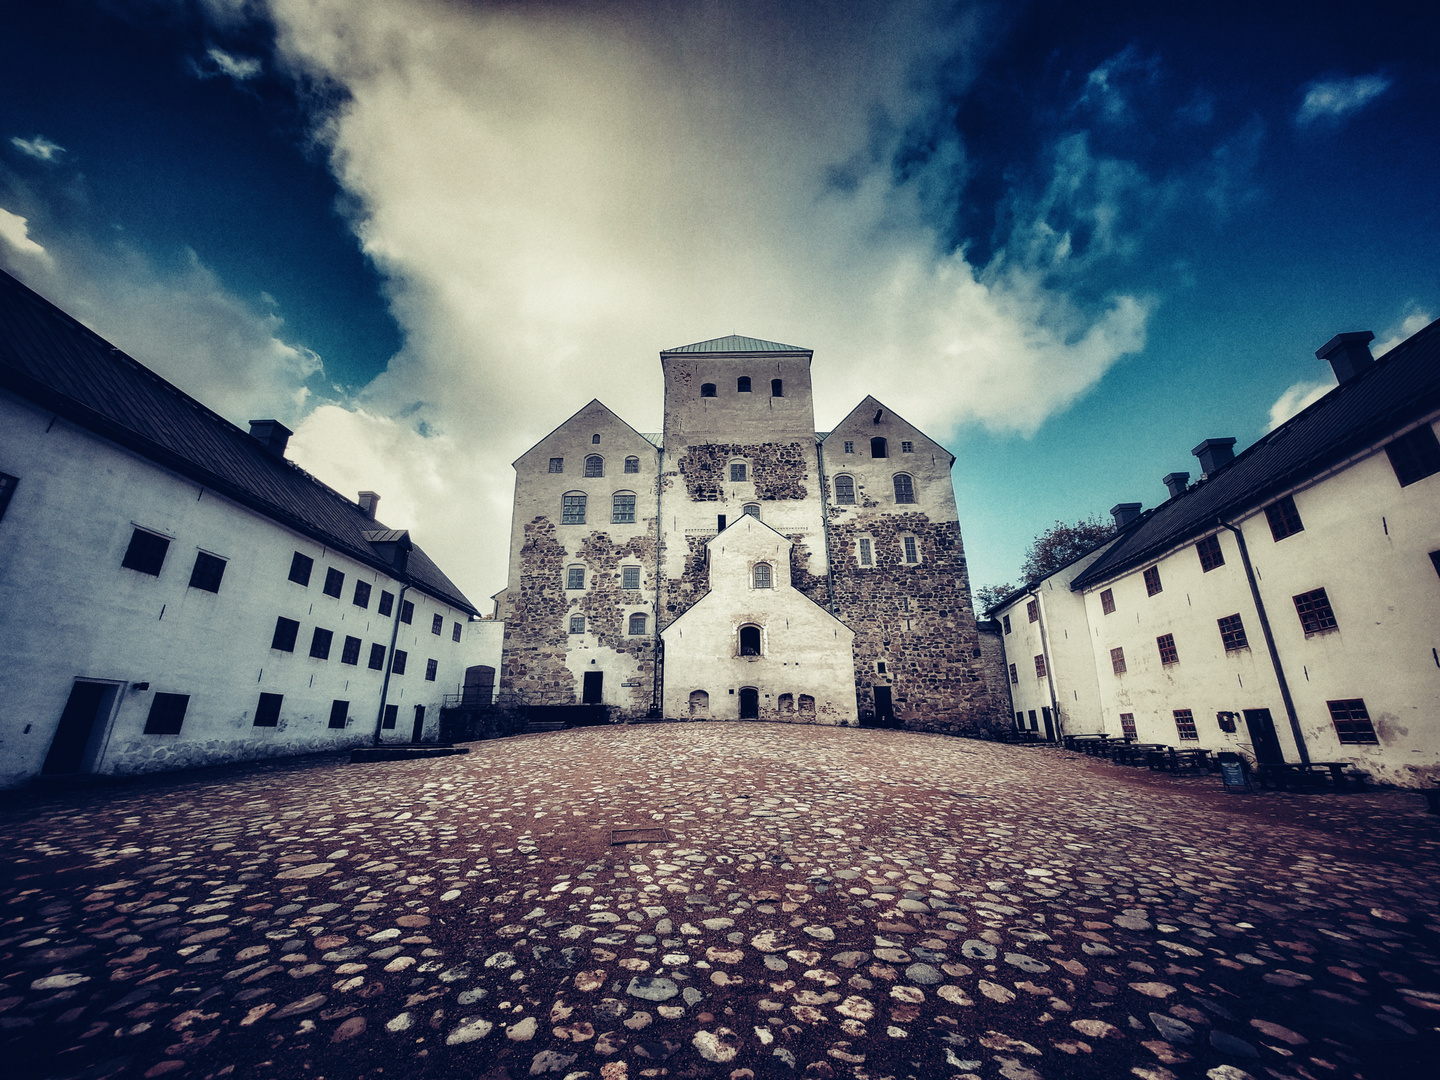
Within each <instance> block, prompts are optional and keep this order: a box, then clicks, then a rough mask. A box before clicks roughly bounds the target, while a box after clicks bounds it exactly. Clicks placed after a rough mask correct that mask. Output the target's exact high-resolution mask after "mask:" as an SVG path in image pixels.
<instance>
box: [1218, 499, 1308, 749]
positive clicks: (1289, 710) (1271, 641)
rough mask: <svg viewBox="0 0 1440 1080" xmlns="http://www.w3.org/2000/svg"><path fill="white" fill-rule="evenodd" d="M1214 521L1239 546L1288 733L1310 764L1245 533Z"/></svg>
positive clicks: (1226, 522) (1225, 522)
mask: <svg viewBox="0 0 1440 1080" xmlns="http://www.w3.org/2000/svg"><path fill="white" fill-rule="evenodd" d="M1215 523H1216V524H1217V525H1219V526H1220V527H1221V528H1224V529H1229V530H1230V531H1231V532H1232V533H1234V534H1235V544H1236V546H1237V547H1239V548H1240V561H1241V563H1243V564H1244V566H1245V580H1246V581H1248V582H1249V583H1250V596H1251V598H1252V599H1253V600H1254V601H1255V613H1256V614H1257V615H1259V616H1260V630H1261V632H1262V633H1263V634H1264V635H1265V648H1267V649H1268V650H1270V664H1271V666H1272V667H1274V669H1275V681H1276V682H1278V683H1279V684H1280V699H1281V700H1282V701H1284V702H1285V715H1286V716H1288V717H1289V718H1290V734H1291V735H1292V736H1294V739H1295V749H1297V750H1298V751H1300V761H1301V762H1302V763H1303V764H1305V765H1309V764H1310V751H1309V749H1308V748H1307V747H1306V746H1305V736H1304V735H1302V734H1301V732H1300V718H1299V717H1298V716H1297V715H1296V714H1295V701H1294V699H1292V698H1291V697H1290V684H1289V683H1288V682H1286V681H1285V669H1284V668H1283V667H1281V666H1280V651H1279V650H1278V649H1276V648H1275V635H1273V634H1272V633H1270V619H1269V618H1268V617H1267V616H1266V614H1265V602H1264V601H1263V600H1261V599H1260V586H1259V585H1257V584H1256V582H1255V569H1254V567H1252V566H1251V565H1250V550H1249V548H1247V547H1246V546H1245V534H1244V533H1242V532H1241V531H1240V530H1239V529H1237V528H1236V527H1235V526H1234V525H1231V524H1230V523H1229V522H1228V521H1222V520H1221V519H1219V518H1216V520H1215Z"/></svg>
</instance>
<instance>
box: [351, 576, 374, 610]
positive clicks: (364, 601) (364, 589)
mask: <svg viewBox="0 0 1440 1080" xmlns="http://www.w3.org/2000/svg"><path fill="white" fill-rule="evenodd" d="M350 602H351V603H352V604H354V605H355V606H356V607H358V608H368V607H369V606H370V583H369V582H368V581H357V582H355V595H354V596H353V597H351V599H350Z"/></svg>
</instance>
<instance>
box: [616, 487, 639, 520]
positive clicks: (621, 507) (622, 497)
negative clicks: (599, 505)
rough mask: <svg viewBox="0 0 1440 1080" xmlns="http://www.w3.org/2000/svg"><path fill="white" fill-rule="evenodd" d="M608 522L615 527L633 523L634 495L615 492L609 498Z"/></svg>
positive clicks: (629, 492) (628, 492)
mask: <svg viewBox="0 0 1440 1080" xmlns="http://www.w3.org/2000/svg"><path fill="white" fill-rule="evenodd" d="M610 520H611V521H612V522H613V523H614V524H616V525H630V524H634V522H635V493H634V492H633V491H617V492H615V494H614V495H613V496H611V502H610Z"/></svg>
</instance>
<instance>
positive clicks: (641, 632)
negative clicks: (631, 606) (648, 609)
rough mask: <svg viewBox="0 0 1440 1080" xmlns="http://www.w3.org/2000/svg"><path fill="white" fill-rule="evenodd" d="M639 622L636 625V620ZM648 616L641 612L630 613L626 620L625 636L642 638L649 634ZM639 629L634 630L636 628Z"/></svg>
mask: <svg viewBox="0 0 1440 1080" xmlns="http://www.w3.org/2000/svg"><path fill="white" fill-rule="evenodd" d="M637 619H638V620H639V622H638V623H637V622H636V620H637ZM649 622H650V616H649V615H647V614H646V613H645V612H643V611H632V612H631V613H630V617H629V619H627V620H626V631H625V632H626V634H627V635H628V636H629V637H644V636H645V635H646V633H648V632H649ZM637 625H638V626H639V627H640V629H638V630H637V629H635V627H636V626H637Z"/></svg>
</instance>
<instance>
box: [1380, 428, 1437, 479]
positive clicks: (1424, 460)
mask: <svg viewBox="0 0 1440 1080" xmlns="http://www.w3.org/2000/svg"><path fill="white" fill-rule="evenodd" d="M1385 453H1386V455H1387V456H1388V457H1389V458H1390V467H1391V468H1392V469H1394V470H1395V479H1397V480H1399V481H1400V486H1401V487H1408V486H1410V485H1411V484H1413V483H1415V481H1417V480H1423V479H1425V477H1427V476H1433V475H1435V474H1436V473H1437V472H1440V440H1437V439H1436V438H1435V429H1434V428H1432V427H1431V426H1430V425H1429V424H1422V425H1421V426H1420V427H1418V428H1416V429H1415V430H1414V431H1409V432H1406V433H1405V434H1404V435H1401V436H1400V438H1398V439H1396V440H1395V441H1394V442H1392V443H1390V444H1389V445H1388V446H1386V447H1385Z"/></svg>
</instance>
